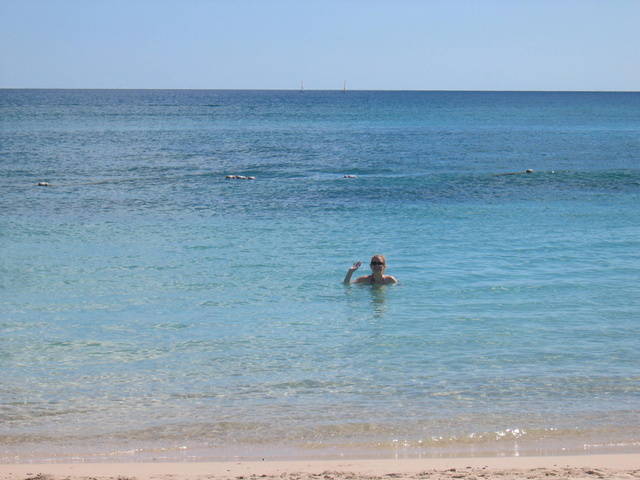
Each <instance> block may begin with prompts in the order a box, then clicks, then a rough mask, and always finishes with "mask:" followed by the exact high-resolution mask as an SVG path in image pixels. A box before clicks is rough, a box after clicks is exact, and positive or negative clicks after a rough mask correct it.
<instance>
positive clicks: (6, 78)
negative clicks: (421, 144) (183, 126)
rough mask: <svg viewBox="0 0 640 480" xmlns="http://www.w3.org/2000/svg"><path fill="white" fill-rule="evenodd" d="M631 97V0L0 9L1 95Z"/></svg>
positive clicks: (637, 30) (638, 55) (8, 2)
mask: <svg viewBox="0 0 640 480" xmlns="http://www.w3.org/2000/svg"><path fill="white" fill-rule="evenodd" d="M302 81H304V86H305V89H306V90H331V89H342V88H343V86H344V82H345V81H346V82H347V89H350V90H559V91H566V90H574V91H640V0H384V1H383V0H296V1H294V0H0V88H178V89H299V88H300V85H301V82H302Z"/></svg>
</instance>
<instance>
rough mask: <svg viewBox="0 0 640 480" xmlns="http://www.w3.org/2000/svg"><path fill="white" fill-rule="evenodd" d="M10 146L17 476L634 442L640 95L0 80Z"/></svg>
mask: <svg viewBox="0 0 640 480" xmlns="http://www.w3.org/2000/svg"><path fill="white" fill-rule="evenodd" d="M0 145H1V147H0V173H1V175H0V192H1V197H0V246H1V252H2V255H1V259H2V260H1V262H0V372H1V373H0V385H1V388H0V461H2V462H4V463H12V462H32V461H54V462H59V461H115V460H117V461H144V460H158V461H162V460H173V461H191V460H192V461H198V460H208V459H209V460H210V459H214V460H216V459H217V460H224V459H238V458H243V459H263V458H266V459H282V458H330V457H331V458H332V457H342V458H344V457H366V458H373V457H378V458H381V457H384V458H388V457H406V458H419V457H447V456H486V455H489V456H494V455H500V456H517V455H554V454H559V453H572V454H580V453H606V452H636V453H637V452H640V415H639V412H640V369H639V365H640V333H639V328H638V327H639V324H640V303H639V299H640V283H639V279H640V208H639V207H640V202H639V200H640V93H606V92H593V93H590V92H579V93H578V92H430V91H424V92H400V91H398V92H394V91H384V92H378V91H347V92H342V91H305V92H304V93H301V92H298V91H215V90H212V91H205V90H202V91H187V90H0ZM527 170H532V172H530V173H523V172H526V171H527ZM234 175H238V176H244V177H255V178H254V179H239V178H232V179H228V178H227V176H234ZM41 182H42V183H46V184H48V185H46V186H38V184H39V183H41ZM374 254H382V255H385V256H386V259H387V271H386V273H387V274H390V275H393V276H394V277H396V278H397V279H398V281H399V283H398V284H396V285H387V286H368V285H344V284H343V278H344V276H345V274H346V273H347V270H348V268H349V266H351V265H352V264H353V263H354V262H355V261H362V262H363V266H362V267H361V269H360V270H359V271H358V272H357V274H356V275H360V274H367V273H369V267H368V262H369V259H370V258H371V256H372V255H374Z"/></svg>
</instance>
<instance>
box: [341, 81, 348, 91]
mask: <svg viewBox="0 0 640 480" xmlns="http://www.w3.org/2000/svg"><path fill="white" fill-rule="evenodd" d="M346 91H347V81H346V80H345V81H344V87H342V93H345V92H346Z"/></svg>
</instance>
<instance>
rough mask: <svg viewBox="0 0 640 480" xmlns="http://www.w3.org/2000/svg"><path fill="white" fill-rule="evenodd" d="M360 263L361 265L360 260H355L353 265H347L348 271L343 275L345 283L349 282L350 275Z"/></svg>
mask: <svg viewBox="0 0 640 480" xmlns="http://www.w3.org/2000/svg"><path fill="white" fill-rule="evenodd" d="M360 265H362V262H356V263H354V264H353V265H351V266H350V267H349V271H348V272H347V276H346V277H344V284H345V285H349V284H350V283H351V276H352V275H353V272H355V271H356V270H358V269H359V268H360Z"/></svg>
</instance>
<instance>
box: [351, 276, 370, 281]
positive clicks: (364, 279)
mask: <svg viewBox="0 0 640 480" xmlns="http://www.w3.org/2000/svg"><path fill="white" fill-rule="evenodd" d="M353 283H371V275H363V276H361V277H358V278H356V279H355V281H354V282H353Z"/></svg>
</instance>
